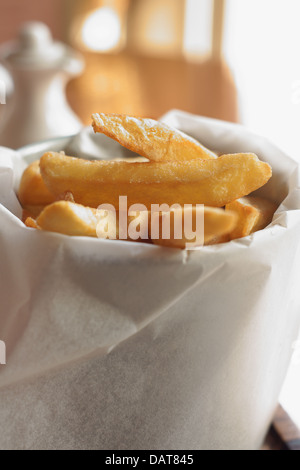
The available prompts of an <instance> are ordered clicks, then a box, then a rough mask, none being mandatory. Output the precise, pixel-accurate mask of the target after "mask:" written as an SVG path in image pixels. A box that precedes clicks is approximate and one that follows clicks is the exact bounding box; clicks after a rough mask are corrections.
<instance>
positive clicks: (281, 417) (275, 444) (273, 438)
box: [261, 405, 300, 450]
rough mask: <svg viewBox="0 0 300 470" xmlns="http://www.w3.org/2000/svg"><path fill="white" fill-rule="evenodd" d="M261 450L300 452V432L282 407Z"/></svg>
mask: <svg viewBox="0 0 300 470" xmlns="http://www.w3.org/2000/svg"><path fill="white" fill-rule="evenodd" d="M261 450H300V430H299V428H298V427H297V426H296V425H295V423H294V422H293V421H292V420H291V418H290V416H289V415H288V414H287V413H286V412H285V410H284V409H283V408H282V407H281V406H280V405H279V406H278V409H277V411H276V414H275V417H274V421H273V424H272V426H271V428H270V430H269V433H268V435H267V437H266V440H265V443H264V445H263V446H262V448H261Z"/></svg>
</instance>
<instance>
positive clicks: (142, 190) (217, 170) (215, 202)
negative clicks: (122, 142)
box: [40, 152, 272, 210]
mask: <svg viewBox="0 0 300 470" xmlns="http://www.w3.org/2000/svg"><path fill="white" fill-rule="evenodd" d="M40 168H41V174H42V177H43V180H44V182H45V184H46V186H47V187H48V188H49V191H50V192H51V193H53V194H54V195H56V196H58V195H60V194H62V193H64V192H66V191H70V192H71V193H72V194H73V195H74V199H75V201H76V202H77V203H78V204H83V205H85V206H89V207H98V206H99V205H100V204H112V205H113V206H114V208H115V209H116V210H118V209H119V196H126V197H127V199H128V200H127V203H128V207H130V206H131V205H132V204H135V203H139V204H144V205H145V206H146V207H147V209H148V210H150V209H151V205H152V204H162V203H165V204H169V205H172V204H174V203H175V204H176V203H177V204H180V205H181V206H183V205H184V204H192V205H196V204H205V205H207V206H213V207H223V206H225V205H226V204H228V203H229V202H231V201H234V200H236V199H238V198H240V197H243V196H245V195H248V194H249V193H251V192H252V191H254V190H256V189H258V188H260V187H261V186H263V185H264V184H265V183H266V182H267V181H268V180H269V179H270V177H271V175H272V170H271V167H270V166H269V165H268V164H267V163H264V162H261V161H260V160H259V159H258V158H257V156H256V155H254V154H234V155H223V156H222V157H219V158H216V159H211V160H202V159H198V160H191V161H181V162H165V163H152V162H151V163H127V162H113V161H89V160H82V159H77V158H73V157H67V156H64V155H62V154H59V153H54V152H48V153H46V154H45V155H43V157H42V158H41V161H40Z"/></svg>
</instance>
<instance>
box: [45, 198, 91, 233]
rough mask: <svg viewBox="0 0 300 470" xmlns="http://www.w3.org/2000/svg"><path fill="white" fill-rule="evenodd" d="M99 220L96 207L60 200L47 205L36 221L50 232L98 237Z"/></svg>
mask: <svg viewBox="0 0 300 470" xmlns="http://www.w3.org/2000/svg"><path fill="white" fill-rule="evenodd" d="M98 221H99V219H98V214H97V210H96V209H91V208H90V207H84V206H81V205H79V204H74V203H72V202H69V201H58V202H54V203H53V204H50V205H49V206H47V207H45V209H44V210H43V212H42V213H41V214H40V215H39V217H38V218H37V221H36V223H37V225H38V226H39V227H40V228H41V229H42V230H47V231H49V232H57V233H62V234H65V235H70V236H79V237H80V236H87V237H97V233H96V228H97V224H98Z"/></svg>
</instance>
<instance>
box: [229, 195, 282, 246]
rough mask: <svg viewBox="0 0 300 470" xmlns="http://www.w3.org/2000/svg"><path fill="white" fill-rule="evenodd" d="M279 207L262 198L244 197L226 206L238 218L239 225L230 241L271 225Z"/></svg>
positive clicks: (231, 235)
mask: <svg viewBox="0 0 300 470" xmlns="http://www.w3.org/2000/svg"><path fill="white" fill-rule="evenodd" d="M277 207H278V206H277V205H276V204H274V203H273V202H270V201H267V200H266V199H263V198H260V197H252V196H249V197H243V198H241V199H238V200H237V201H233V202H231V203H229V204H227V205H226V210H229V211H231V212H235V213H236V214H237V216H238V219H237V225H236V227H235V229H234V230H233V231H232V233H231V234H230V239H231V240H234V239H236V238H242V237H246V236H247V235H250V234H251V233H253V232H257V230H262V229H263V228H265V227H266V226H267V225H269V223H271V221H272V218H273V215H274V212H275V211H276V209H277Z"/></svg>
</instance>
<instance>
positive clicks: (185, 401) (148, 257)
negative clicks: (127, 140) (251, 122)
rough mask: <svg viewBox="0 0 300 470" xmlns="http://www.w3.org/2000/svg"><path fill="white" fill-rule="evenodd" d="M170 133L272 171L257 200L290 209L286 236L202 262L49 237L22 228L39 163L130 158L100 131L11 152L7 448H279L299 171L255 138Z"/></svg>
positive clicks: (116, 244) (185, 255) (0, 332)
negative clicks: (25, 183)
mask: <svg viewBox="0 0 300 470" xmlns="http://www.w3.org/2000/svg"><path fill="white" fill-rule="evenodd" d="M163 119H164V121H165V122H167V123H169V124H171V125H173V126H176V127H178V128H180V129H181V130H183V131H185V132H187V133H189V134H190V135H192V136H193V137H195V138H197V139H199V140H200V141H201V142H202V143H204V144H205V145H207V146H209V147H210V148H213V149H220V150H222V151H223V152H224V153H227V152H238V151H247V152H255V153H257V154H258V156H259V157H260V158H261V159H262V160H265V161H267V162H269V163H270V164H271V165H272V167H273V174H274V176H273V178H272V180H271V181H270V182H269V183H268V184H267V186H266V187H264V188H263V189H261V190H260V191H258V192H259V194H261V195H265V196H268V197H269V198H271V199H273V200H275V201H278V202H282V204H281V206H280V207H279V209H278V211H277V213H276V215H275V217H274V221H273V223H272V224H271V225H270V226H269V227H268V228H266V229H265V230H263V231H261V232H257V233H255V234H254V235H252V236H249V237H247V238H245V239H242V240H238V241H233V242H231V243H228V244H224V245H219V246H210V247H203V248H200V249H197V250H195V251H190V252H185V251H180V250H172V249H166V248H162V247H157V246H152V245H147V244H137V243H130V242H122V241H110V240H98V239H88V238H69V237H66V236H63V235H59V234H52V233H45V232H44V233H42V232H39V231H35V230H32V229H28V228H26V227H25V226H24V225H23V223H22V222H21V221H20V220H19V219H18V216H20V213H21V211H20V206H19V203H18V201H17V198H16V196H15V192H14V188H15V187H17V185H18V181H19V178H20V174H21V173H22V171H23V169H24V167H25V166H26V164H27V163H28V162H29V161H32V160H34V159H36V158H37V156H40V155H41V154H42V153H43V151H45V150H47V149H48V150H50V149H52V150H66V153H67V154H73V155H78V156H79V155H84V156H86V157H89V158H99V157H100V158H111V157H117V156H120V155H124V150H123V149H122V148H121V147H120V146H119V145H118V144H116V143H115V142H112V141H111V140H110V139H108V138H107V137H105V136H100V135H97V136H95V135H93V133H92V131H91V130H89V129H88V130H87V129H85V130H84V131H83V132H82V133H81V134H80V135H79V136H76V137H75V138H67V139H60V140H58V141H53V142H52V143H51V144H49V143H46V144H39V145H35V146H32V147H27V148H25V149H23V150H22V151H21V152H19V153H16V152H13V151H11V150H8V149H5V148H1V149H0V203H1V205H0V223H1V225H0V226H1V229H0V237H1V241H0V260H1V264H0V282H1V284H0V288H1V307H0V308H1V310H0V339H1V340H3V341H5V342H6V346H7V365H5V366H0V427H1V433H0V448H1V449H107V450H121V449H130V450H132V449H152V450H155V449H168V450H176V449H188V450H193V449H230V448H231V449H255V448H258V447H259V445H260V443H261V441H262V439H263V437H264V434H265V432H266V430H267V427H268V425H269V423H270V420H271V418H272V414H273V412H274V409H275V406H276V402H277V398H278V395H279V391H280V388H281V385H282V382H283V379H284V376H285V373H286V370H287V366H288V363H289V358H290V355H291V352H292V350H291V345H292V343H293V341H294V340H295V338H296V337H297V332H298V326H299V321H300V309H299V305H300V302H299V294H298V291H299V289H298V280H299V276H300V263H299V246H300V192H299V168H298V164H297V163H296V162H295V161H294V160H293V159H291V158H289V157H288V156H286V155H285V154H283V153H282V152H281V151H280V150H279V149H277V148H276V147H274V146H273V145H272V144H271V143H269V142H268V141H267V140H265V139H264V138H261V137H258V136H256V135H253V134H252V133H250V132H249V131H247V130H246V129H245V128H243V127H241V126H237V125H233V124H228V123H224V122H220V121H215V120H211V119H207V118H200V117H195V116H192V115H189V114H186V113H182V112H179V111H172V112H170V113H168V114H167V115H166V116H165V117H164V118H163ZM125 154H126V155H128V153H127V152H125Z"/></svg>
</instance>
